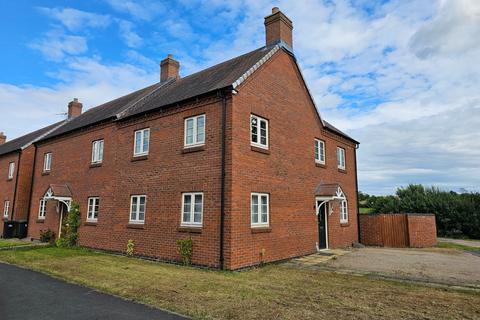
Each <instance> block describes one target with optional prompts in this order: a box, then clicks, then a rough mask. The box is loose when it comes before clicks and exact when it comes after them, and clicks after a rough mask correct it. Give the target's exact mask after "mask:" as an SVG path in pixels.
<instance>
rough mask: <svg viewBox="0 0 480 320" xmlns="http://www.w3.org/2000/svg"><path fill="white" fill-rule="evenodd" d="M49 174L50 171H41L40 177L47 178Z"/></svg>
mask: <svg viewBox="0 0 480 320" xmlns="http://www.w3.org/2000/svg"><path fill="white" fill-rule="evenodd" d="M49 174H50V171H43V172H42V176H48V175H49Z"/></svg>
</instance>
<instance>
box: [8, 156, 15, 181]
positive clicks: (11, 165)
mask: <svg viewBox="0 0 480 320" xmlns="http://www.w3.org/2000/svg"><path fill="white" fill-rule="evenodd" d="M14 173H15V162H14V161H12V162H10V163H9V164H8V179H9V180H10V179H13V174H14Z"/></svg>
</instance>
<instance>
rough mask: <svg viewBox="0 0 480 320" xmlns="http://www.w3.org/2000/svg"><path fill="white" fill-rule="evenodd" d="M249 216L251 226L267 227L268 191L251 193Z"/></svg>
mask: <svg viewBox="0 0 480 320" xmlns="http://www.w3.org/2000/svg"><path fill="white" fill-rule="evenodd" d="M250 216H251V226H252V227H268V225H269V220H270V219H269V195H268V193H252V194H251V206H250Z"/></svg>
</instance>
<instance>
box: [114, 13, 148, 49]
mask: <svg viewBox="0 0 480 320" xmlns="http://www.w3.org/2000/svg"><path fill="white" fill-rule="evenodd" d="M117 22H118V27H119V29H120V36H121V37H122V39H123V40H124V41H125V44H126V45H127V46H129V47H131V48H136V47H139V46H140V45H141V44H142V42H143V39H142V38H141V37H140V36H139V35H138V34H137V33H136V32H135V31H133V28H134V25H133V23H131V22H130V21H126V20H121V19H118V20H117Z"/></svg>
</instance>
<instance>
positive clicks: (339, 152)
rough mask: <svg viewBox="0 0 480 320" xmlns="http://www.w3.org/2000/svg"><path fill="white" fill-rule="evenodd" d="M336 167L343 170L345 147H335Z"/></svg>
mask: <svg viewBox="0 0 480 320" xmlns="http://www.w3.org/2000/svg"><path fill="white" fill-rule="evenodd" d="M337 167H338V169H342V170H345V149H343V148H340V147H337Z"/></svg>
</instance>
